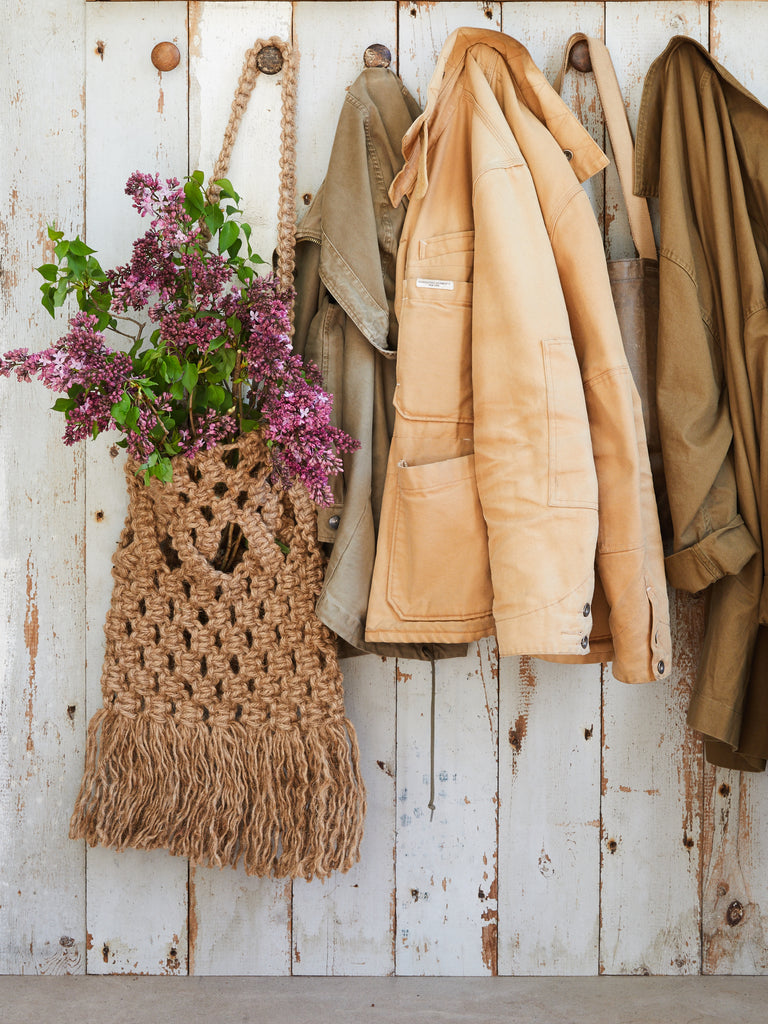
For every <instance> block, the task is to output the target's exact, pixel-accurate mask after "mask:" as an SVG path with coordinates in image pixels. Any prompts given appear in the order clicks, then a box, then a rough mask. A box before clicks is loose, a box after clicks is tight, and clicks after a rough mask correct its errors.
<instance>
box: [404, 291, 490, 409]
mask: <svg viewBox="0 0 768 1024" xmlns="http://www.w3.org/2000/svg"><path fill="white" fill-rule="evenodd" d="M430 277H431V275H430ZM420 280H421V281H422V284H421V285H420V284H419V281H420ZM423 280H424V279H422V278H421V277H420V278H417V279H413V278H410V279H408V280H406V282H405V294H404V296H403V303H402V306H401V309H400V335H399V341H398V348H397V387H396V388H395V408H396V409H397V410H398V412H399V413H400V414H401V415H402V416H404V417H405V418H406V419H413V420H438V421H444V422H447V423H471V422H472V419H473V416H472V348H471V332H472V306H471V302H472V285H471V284H467V283H466V282H463V281H452V280H449V279H448V280H446V279H444V278H439V279H438V277H437V275H435V280H436V283H437V285H441V286H443V287H434V286H433V287H429V286H425V285H424V283H423ZM447 284H451V285H453V287H451V288H446V287H444V286H445V285H447Z"/></svg>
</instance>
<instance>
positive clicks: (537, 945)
mask: <svg viewBox="0 0 768 1024" xmlns="http://www.w3.org/2000/svg"><path fill="white" fill-rule="evenodd" d="M499 669H500V680H499V693H500V698H499V706H500V713H499V723H500V727H499V733H500V749H499V802H500V805H501V810H500V823H499V824H500V827H499V973H500V974H533V975H535V974H566V975H575V974H595V973H596V972H597V962H598V938H599V912H600V874H599V872H600V724H601V723H600V666H599V665H582V666H576V665H557V664H551V663H549V662H546V661H540V660H538V659H535V658H527V657H526V658H502V659H501V661H500V665H499Z"/></svg>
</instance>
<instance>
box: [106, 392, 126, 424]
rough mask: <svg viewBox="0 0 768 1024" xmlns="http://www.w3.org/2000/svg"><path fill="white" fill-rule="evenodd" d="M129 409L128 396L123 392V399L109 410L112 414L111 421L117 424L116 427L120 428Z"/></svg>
mask: <svg viewBox="0 0 768 1024" xmlns="http://www.w3.org/2000/svg"><path fill="white" fill-rule="evenodd" d="M130 407H131V398H130V395H128V394H126V393H125V392H123V397H122V398H121V399H120V401H119V402H115V404H114V405H113V406H112V408H111V409H110V410H109V411H110V413H111V414H112V419H113V420H114V421H115V423H117V425H118V426H122V425H123V424H124V423H125V418H126V415H127V414H128V410H129V409H130Z"/></svg>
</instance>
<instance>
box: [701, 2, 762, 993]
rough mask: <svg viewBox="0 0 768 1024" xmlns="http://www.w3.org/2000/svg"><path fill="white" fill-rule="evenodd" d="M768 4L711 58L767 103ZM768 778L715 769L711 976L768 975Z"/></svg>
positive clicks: (714, 42)
mask: <svg viewBox="0 0 768 1024" xmlns="http://www.w3.org/2000/svg"><path fill="white" fill-rule="evenodd" d="M766 31H768V3H742V2H734V3H727V4H723V3H713V4H712V7H711V20H710V45H711V50H712V54H713V56H714V57H716V58H717V60H718V61H720V62H721V63H722V64H723V65H724V66H725V67H726V68H727V69H728V70H729V71H730V72H731V74H733V75H734V76H735V77H736V78H738V79H739V81H741V82H743V84H744V85H745V86H746V87H747V88H748V89H749V90H750V91H751V92H753V93H754V94H755V95H756V96H757V98H758V99H759V100H761V101H762V102H763V103H766V102H768V69H766V64H765V59H764V53H763V50H764V45H763V43H764V40H765V35H766ZM767 786H768V779H767V778H766V776H765V774H764V773H763V774H762V775H751V774H748V773H745V774H743V775H740V774H739V773H738V772H733V771H727V770H725V769H717V770H714V769H708V771H707V773H706V775H705V780H704V792H705V808H706V819H705V820H706V822H707V826H708V829H707V831H708V833H709V834H708V837H707V838H708V839H709V840H710V842H709V843H708V846H707V849H706V850H705V855H704V891H703V896H702V916H703V925H702V933H703V942H704V950H703V969H704V973H706V974H763V973H765V972H766V971H768V914H767V911H768V815H767V814H766V808H767V807H768V803H767V802H766V796H767V795H768V789H767V788H766V787H767Z"/></svg>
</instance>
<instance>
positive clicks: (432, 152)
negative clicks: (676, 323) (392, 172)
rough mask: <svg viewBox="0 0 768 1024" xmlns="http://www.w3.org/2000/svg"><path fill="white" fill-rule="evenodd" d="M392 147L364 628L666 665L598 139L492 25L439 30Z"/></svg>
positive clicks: (658, 672) (646, 673)
mask: <svg viewBox="0 0 768 1024" xmlns="http://www.w3.org/2000/svg"><path fill="white" fill-rule="evenodd" d="M403 152H404V154H405V157H406V164H405V167H404V169H403V171H402V172H401V173H400V174H399V175H398V177H397V178H396V179H395V182H394V184H393V187H392V189H391V190H390V196H391V198H392V201H393V203H398V202H399V201H400V200H401V198H402V197H403V196H404V195H409V196H410V205H409V207H408V212H407V215H406V220H405V225H404V228H403V235H402V238H401V242H400V248H399V250H398V271H397V293H396V300H395V309H396V312H397V314H398V318H399V321H400V337H399V346H398V353H397V387H396V391H395V408H396V417H395V430H394V436H393V439H392V446H391V449H390V455H389V465H388V470H387V477H386V483H385V492H384V500H383V506H382V517H381V526H380V530H379V545H378V550H377V556H376V564H375V568H374V577H373V585H372V590H371V596H370V601H369V607H368V625H367V632H366V635H367V637H368V639H370V640H375V641H382V640H387V641H393V640H396V639H402V640H405V639H408V640H411V641H414V642H415V641H423V640H429V641H448V640H450V641H457V640H462V641H463V640H472V639H476V638H478V637H482V636H486V635H489V634H493V633H495V634H496V636H497V637H498V642H499V649H500V653H501V654H502V655H511V654H523V653H528V654H539V655H550V656H561V657H564V658H565V659H566V660H571V661H578V660H581V659H583V658H588V659H590V660H598V661H599V660H610V659H613V661H614V674H615V675H616V676H617V677H618V678H620V679H624V680H626V681H628V682H629V681H631V682H634V681H644V680H651V679H654V678H659V677H661V676H663V675H664V674H665V673H668V671H669V664H670V647H671V645H670V636H669V613H668V605H667V596H666V584H665V580H664V565H663V553H662V547H661V539H660V536H659V526H658V517H657V513H656V508H655V502H654V497H653V488H652V484H651V475H650V469H649V464H648V454H647V448H646V444H645V436H644V430H643V423H642V411H641V408H640V402H639V399H638V397H637V391H636V389H635V386H634V384H633V382H632V377H631V374H630V371H629V367H628V365H627V360H626V357H625V355H624V351H623V348H622V343H621V336H620V333H619V327H618V323H617V320H616V314H615V311H614V308H613V304H612V299H611V290H610V284H609V281H608V274H607V269H606V262H605V255H604V251H603V244H602V238H601V236H600V232H599V229H598V227H597V224H596V221H595V218H594V215H593V213H592V208H591V206H590V203H589V200H588V198H587V196H586V194H585V192H584V190H583V189H582V188H581V185H580V181H583V180H584V179H585V178H588V177H589V176H590V175H592V174H594V173H595V172H597V171H599V170H600V169H601V168H602V167H604V166H605V164H606V162H607V161H606V158H605V156H604V154H603V153H602V151H601V150H600V149H599V147H598V146H597V145H596V144H595V143H594V142H593V141H592V139H591V138H590V136H589V135H588V134H587V132H586V131H585V130H584V129H583V128H582V127H581V125H580V124H579V123H578V121H577V120H576V119H575V118H574V117H573V115H572V114H571V113H570V111H569V110H568V108H567V107H566V106H565V105H564V103H563V102H562V100H561V99H560V97H559V96H558V95H557V93H556V92H555V91H554V90H553V89H552V88H551V86H550V85H549V84H548V82H547V81H546V79H545V78H544V76H543V75H542V74H541V72H540V71H539V70H538V69H537V68H536V66H535V65H534V63H533V61H532V60H531V58H530V56H529V54H528V52H527V51H526V50H525V49H524V47H523V46H521V45H520V43H518V42H516V41H515V40H513V39H510V38H509V37H507V36H504V35H502V34H500V33H498V32H494V31H490V30H485V29H483V30H476V29H459V30H458V31H457V32H454V33H453V35H452V36H451V37H450V38H449V39H448V41H447V43H446V45H445V47H444V49H443V52H442V54H441V56H440V60H439V63H438V65H437V68H436V70H435V74H434V76H433V78H432V82H431V84H430V87H429V95H428V102H427V107H426V110H425V112H424V114H423V115H422V116H421V117H420V118H419V119H418V120H417V121H416V122H415V124H414V125H413V126H412V127H411V129H410V130H409V131H408V133H407V135H406V137H405V139H404V142H403ZM595 563H597V572H598V576H599V579H600V581H601V584H602V585H601V586H599V587H598V588H597V590H596V589H595ZM593 592H594V593H595V597H594V600H593ZM590 634H591V636H590Z"/></svg>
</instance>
